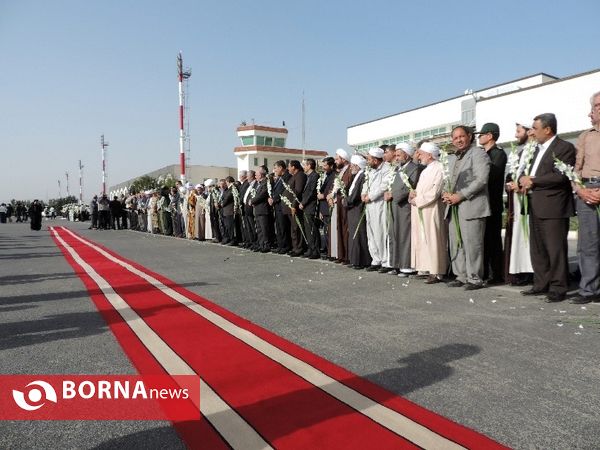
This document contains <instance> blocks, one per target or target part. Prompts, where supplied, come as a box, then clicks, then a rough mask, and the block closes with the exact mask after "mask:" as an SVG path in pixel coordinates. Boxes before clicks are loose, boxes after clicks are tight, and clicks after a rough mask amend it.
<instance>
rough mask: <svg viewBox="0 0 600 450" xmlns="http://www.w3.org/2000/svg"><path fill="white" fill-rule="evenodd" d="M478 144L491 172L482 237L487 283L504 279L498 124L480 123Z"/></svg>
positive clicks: (502, 158) (503, 161) (501, 160)
mask: <svg viewBox="0 0 600 450" xmlns="http://www.w3.org/2000/svg"><path fill="white" fill-rule="evenodd" d="M476 134H478V135H479V145H481V146H482V147H483V149H484V150H485V151H486V152H487V154H488V156H489V157H490V176H489V179H488V194H489V198H490V215H489V216H488V218H487V219H486V222H485V235H484V239H483V279H484V280H486V282H487V283H488V284H502V283H504V256H503V253H502V213H503V212H504V172H505V171H506V161H507V159H508V158H507V156H506V152H505V151H504V150H503V149H501V148H500V147H498V146H497V145H496V141H497V140H498V137H500V127H499V126H498V125H497V124H495V123H491V122H490V123H486V124H484V125H483V127H481V131H479V133H476Z"/></svg>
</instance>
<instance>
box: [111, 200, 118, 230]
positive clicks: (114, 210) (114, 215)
mask: <svg viewBox="0 0 600 450" xmlns="http://www.w3.org/2000/svg"><path fill="white" fill-rule="evenodd" d="M109 209H110V220H111V224H110V225H111V226H110V227H111V228H112V229H113V230H120V229H121V202H120V201H119V198H118V197H117V196H116V195H115V196H114V198H113V199H112V200H111V201H110V202H109Z"/></svg>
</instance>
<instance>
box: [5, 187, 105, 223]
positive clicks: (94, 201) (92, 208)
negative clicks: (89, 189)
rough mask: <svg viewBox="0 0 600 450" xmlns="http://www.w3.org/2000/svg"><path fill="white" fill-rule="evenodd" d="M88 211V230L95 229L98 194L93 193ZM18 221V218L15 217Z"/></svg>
mask: <svg viewBox="0 0 600 450" xmlns="http://www.w3.org/2000/svg"><path fill="white" fill-rule="evenodd" d="M90 212H91V213H92V224H91V225H90V228H89V229H90V230H95V229H97V228H98V196H97V195H94V198H92V201H91V202H90ZM17 221H18V219H17Z"/></svg>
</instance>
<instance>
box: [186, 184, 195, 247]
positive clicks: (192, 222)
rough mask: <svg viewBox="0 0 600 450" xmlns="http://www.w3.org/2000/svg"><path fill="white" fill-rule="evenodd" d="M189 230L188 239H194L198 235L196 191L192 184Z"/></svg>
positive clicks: (188, 204)
mask: <svg viewBox="0 0 600 450" xmlns="http://www.w3.org/2000/svg"><path fill="white" fill-rule="evenodd" d="M187 214H188V219H187V232H186V237H187V238H188V239H194V237H195V235H196V191H195V189H194V186H190V189H189V192H188V197H187Z"/></svg>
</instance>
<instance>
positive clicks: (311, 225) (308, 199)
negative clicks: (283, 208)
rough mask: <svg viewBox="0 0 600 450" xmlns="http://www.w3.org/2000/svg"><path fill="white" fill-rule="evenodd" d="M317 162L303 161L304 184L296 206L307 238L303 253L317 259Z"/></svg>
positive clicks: (318, 253) (310, 159)
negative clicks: (300, 214) (301, 217)
mask: <svg viewBox="0 0 600 450" xmlns="http://www.w3.org/2000/svg"><path fill="white" fill-rule="evenodd" d="M316 165H317V163H316V162H315V160H314V159H312V158H308V159H307V160H306V161H305V162H304V172H305V173H306V184H305V185H304V190H303V191H302V197H301V198H300V203H299V205H298V208H300V210H302V211H303V213H304V234H306V239H307V240H308V250H306V253H304V256H306V257H307V258H310V259H318V258H320V257H321V253H320V246H321V243H320V240H321V238H320V235H319V228H318V227H317V222H316V215H317V180H318V179H319V174H318V173H317V172H315V167H316Z"/></svg>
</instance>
